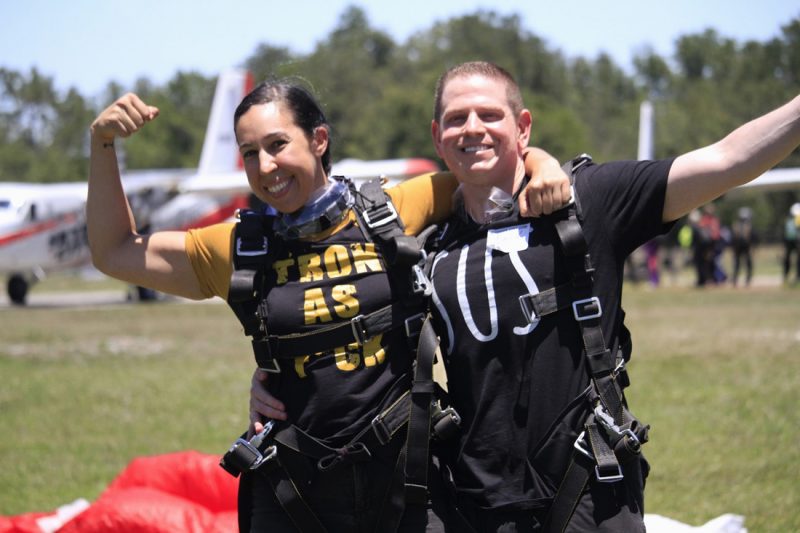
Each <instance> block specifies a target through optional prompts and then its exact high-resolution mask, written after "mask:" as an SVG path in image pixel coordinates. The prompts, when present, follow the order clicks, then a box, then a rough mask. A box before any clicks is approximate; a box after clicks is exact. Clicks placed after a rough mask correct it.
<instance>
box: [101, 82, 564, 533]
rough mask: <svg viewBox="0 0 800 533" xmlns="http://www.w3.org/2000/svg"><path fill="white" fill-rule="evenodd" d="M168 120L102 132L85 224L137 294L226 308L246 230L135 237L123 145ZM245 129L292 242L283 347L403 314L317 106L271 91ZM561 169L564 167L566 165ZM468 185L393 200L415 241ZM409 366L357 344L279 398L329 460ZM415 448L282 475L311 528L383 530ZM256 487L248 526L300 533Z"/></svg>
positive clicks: (294, 368)
mask: <svg viewBox="0 0 800 533" xmlns="http://www.w3.org/2000/svg"><path fill="white" fill-rule="evenodd" d="M157 115H158V110H157V109H156V108H154V107H152V106H148V105H146V104H145V103H144V102H142V101H141V100H140V99H139V98H138V97H137V96H136V95H133V94H128V95H126V96H124V97H122V98H120V99H119V100H117V101H116V102H115V103H114V104H112V105H111V106H110V107H108V108H107V109H106V110H104V111H103V112H102V113H101V114H100V115H99V116H98V117H97V119H96V120H95V121H94V123H93V124H92V126H91V129H90V131H91V150H92V151H91V166H90V176H89V196H88V203H87V217H88V233H89V242H90V246H91V249H92V257H93V261H94V263H95V265H96V266H97V267H98V268H99V269H100V270H101V271H103V272H104V273H106V274H108V275H110V276H113V277H116V278H118V279H121V280H124V281H127V282H129V283H133V284H136V285H140V286H145V287H150V288H153V289H156V290H159V291H163V292H166V293H170V294H174V295H178V296H183V297H187V298H192V299H201V298H210V297H212V296H219V297H222V298H225V299H228V297H229V292H230V289H231V275H232V273H233V271H234V269H233V260H234V255H235V252H234V242H235V235H236V233H235V232H236V224H233V223H225V224H218V225H214V226H210V227H206V228H202V229H198V230H192V231H189V232H157V233H154V234H151V235H139V234H137V233H136V231H135V227H136V226H135V222H134V220H133V217H132V215H131V211H130V207H129V206H128V204H127V200H126V198H125V194H124V191H123V189H122V186H121V183H120V179H119V169H118V166H117V161H116V156H115V152H114V139H115V138H116V137H127V136H129V135H131V134H133V133H135V132H137V131H138V130H139V129H141V128H142V127H143V126H144V125H145V124H146V123H148V122H150V121H152V120H153V119H155V118H156V117H157ZM234 129H235V134H236V139H237V143H238V145H239V148H240V152H241V155H242V158H243V160H244V165H245V171H246V174H247V178H248V181H249V184H250V187H251V189H252V192H253V194H254V195H255V196H256V197H257V198H258V199H259V200H261V201H262V202H264V203H265V204H268V206H270V207H271V208H272V209H273V210H274V211H276V212H277V215H276V216H275V217H274V220H273V222H274V230H270V231H267V233H268V235H267V234H265V236H264V239H265V242H267V239H269V241H270V242H273V241H272V239H273V238H277V237H276V233H280V236H279V238H277V242H279V243H280V246H278V247H277V248H278V250H277V251H275V247H271V249H272V250H273V251H272V252H271V254H272V255H271V256H270V261H271V262H270V264H268V265H265V267H264V287H263V288H262V289H263V290H262V294H263V302H262V303H263V306H262V309H265V310H266V312H265V315H266V316H265V317H262V318H263V326H264V328H265V330H267V331H270V332H272V333H276V334H278V335H285V336H289V335H292V334H294V333H308V332H312V333H313V332H314V331H315V330H319V329H320V328H324V327H326V326H330V325H331V324H337V323H341V322H344V323H347V322H348V321H349V320H350V319H351V318H353V316H354V315H358V314H368V313H371V312H373V311H374V310H375V309H379V308H381V307H383V306H386V305H389V304H392V303H393V302H394V301H395V300H396V299H397V295H398V294H402V291H403V290H405V288H403V287H397V286H396V283H395V282H394V281H393V280H391V279H390V277H389V276H388V275H387V268H386V261H384V258H383V256H382V254H381V252H382V250H381V248H380V246H377V248H376V249H374V250H373V249H372V248H371V247H370V244H371V243H367V242H366V237H365V235H364V234H363V233H362V231H361V229H360V227H359V226H360V224H359V221H358V217H357V216H356V213H355V211H354V209H353V204H354V198H353V197H354V196H355V195H356V194H357V193H356V192H355V191H354V190H353V189H352V188H351V187H347V186H342V182H341V181H339V180H334V179H331V178H329V176H328V173H329V171H330V129H329V126H328V123H327V121H326V119H325V116H324V114H323V113H322V110H321V109H320V107H319V105H318V104H317V103H316V102H315V101H314V99H313V97H312V96H311V95H310V94H309V93H308V92H307V91H306V90H305V89H303V88H302V87H300V86H297V85H293V84H291V83H287V82H274V83H263V84H261V85H259V86H258V87H256V88H255V89H254V90H253V91H252V92H251V93H250V94H248V95H247V96H246V97H245V98H244V100H243V101H242V102H241V104H240V105H239V107H238V108H237V110H236V113H235V116H234ZM529 159H531V161H529V164H531V166H533V163H534V162H536V161H538V162H540V163H542V162H545V164H547V165H550V164H552V162H553V161H552V160H551V158H549V157H548V156H546V154H541V153H539V152H537V157H536V158H529ZM550 168H556V169H558V165H557V163H556V164H555V165H553V166H552V167H550ZM552 174H553V175H554V176H556V178H550V179H545V180H532V181H534V182H535V183H534V185H533V186H532V188H530V189H529V190H528V193H529V195H528V196H526V198H525V200H527V201H528V203H529V204H530V206H531V207H532V209H531V211H535V210H539V211H545V210H547V211H549V210H551V209H552V204H553V201H555V202H556V205H560V203H561V196H562V195H563V194H564V190H565V189H566V190H568V185H567V186H566V187H565V180H566V178H565V177H564V176H563V174H562V173H561V172H560V169H559V170H557V171H556V172H553V173H552ZM456 185H457V184H456V181H455V180H454V179H453V178H452V177H451V176H449V175H444V174H441V175H432V176H431V175H428V176H424V177H420V178H417V179H414V180H409V181H408V182H405V183H403V184H401V185H399V186H397V187H395V188H394V189H392V190H390V191H388V194H389V196H390V197H391V200H392V202H393V204H394V207H395V209H396V210H397V213H398V215H399V218H400V219H401V220H402V222H403V224H404V226H405V232H406V233H407V234H416V233H418V232H419V231H421V230H422V229H423V228H425V227H426V226H428V225H429V224H431V223H434V222H436V221H439V220H443V219H444V218H445V217H446V216H447V215H448V214H449V213H450V197H451V196H452V192H453V191H454V189H455V187H456ZM323 212H324V213H325V216H326V220H327V223H326V224H322V225H320V224H319V223H318V220H319V218H318V217H317V216H316V215H317V214H319V213H323ZM312 215H313V216H312ZM265 248H266V247H265ZM259 316H260V317H261V316H262V315H259ZM411 362H412V354H411V350H410V349H409V348H408V344H407V342H406V338H405V333H404V331H403V330H402V328H394V329H391V330H389V331H386V332H385V333H382V334H379V335H376V336H375V337H374V338H372V339H368V340H367V341H366V342H364V343H363V344H360V345H357V346H352V345H347V346H340V347H331V348H330V349H326V350H322V351H320V352H319V353H309V354H303V355H300V356H297V357H295V358H294V364H293V365H283V366H282V368H281V372H280V374H279V375H278V377H279V378H280V379H275V380H272V381H271V383H270V387H271V391H272V392H273V393H274V394H275V396H277V397H279V398H281V399H282V400H283V404H284V406H285V409H286V413H287V418H288V420H289V421H291V423H292V425H291V427H292V428H296V429H297V430H298V431H299V432H300V433H302V435H307V436H309V437H310V438H311V439H313V442H315V443H319V444H320V446H321V447H322V449H331V450H338V451H340V450H343V449H349V448H348V447H349V446H352V445H353V444H354V442H355V441H354V439H355V440H357V439H358V438H359V435H360V434H361V433H362V430H364V429H365V427H369V423H370V421H371V420H373V419H374V417H375V415H376V414H378V413H380V412H381V410H382V409H383V408H385V407H386V406H387V405H390V404H391V403H392V402H393V401H394V400H395V399H397V398H398V397H399V396H400V395H401V394H402V393H403V392H404V391H407V390H408V388H409V384H410V371H411ZM280 426H281V424H280V423H279V429H277V430H276V431H277V432H280V431H281V428H280ZM286 426H287V424H283V427H284V428H285V427H286ZM403 441H404V439H401V438H395V439H392V440H391V441H390V442H388V443H387V444H386V445H384V446H377V447H373V448H372V449H369V448H370V446H366V448H368V450H367V453H366V454H362V456H364V457H362V459H364V458H365V460H364V461H340V462H341V463H342V464H338V465H336V466H335V467H330V468H328V466H331V465H330V464H329V463H327V462H323V461H322V460H319V461H317V460H310V459H308V458H306V457H302V456H301V455H302V454H299V455H298V454H295V453H293V452H292V451H291V450H289V449H284V448H287V447H283V448H282V447H278V453H279V456H280V457H281V458H282V461H281V462H282V464H286V465H288V464H291V466H288V467H287V471H288V470H289V469H291V470H293V472H291V476H290V477H291V481H292V484H293V485H294V486H298V485H299V488H297V489H296V490H297V493H298V494H299V495H300V496H301V499H302V503H303V504H304V505H306V507H307V508H308V509H310V512H309V513H300V514H301V515H303V516H305V518H303V516H301V517H300V519H307V518H308V515H313V522H314V524H316V525H317V526H319V527H324V528H325V529H327V530H329V531H356V530H362V529H363V530H375V529H376V528H378V527H381V528H384V527H385V526H386V525H387V522H385V520H387V518H386V517H387V516H389V515H392V512H390V511H386V512H382V511H383V509H384V507H386V508H387V509H389V508H392V505H393V504H391V503H388V500H389V499H390V498H389V497H388V496H390V495H391V492H392V491H391V488H392V487H394V486H395V485H393V483H394V482H393V481H392V479H393V473H394V472H395V471H396V466H397V465H398V464H399V463H398V457H402V456H400V455H399V454H400V450H401V448H402V445H403ZM356 444H358V443H357V442H356ZM362 448H364V447H363V446H362ZM359 450H361V448H359ZM361 451H363V450H361ZM337 457H338V456H337ZM334 462H335V461H334ZM323 463H324V464H323ZM323 466H324V468H323ZM295 475H296V476H297V477H295ZM248 478H249V481H250V482H251V484H252V486H251V487H250V489H251V490H249V491H244V492H243V494H244V495H245V496H246V499H249V500H250V501H245V502H243V503H244V505H245V506H246V507H250V508H251V509H252V510H251V511H248V512H247V513H244V514H245V516H241V517H240V521H241V523H242V525H243V527H244V528H246V529H250V530H252V531H263V530H266V529H267V528H268V529H269V531H294V530H295V528H296V524H297V520H299V519H298V518H297V515H298V513H296V512H295V513H294V514H292V515H291V518H290V515H289V514H287V512H286V511H284V509H283V507H282V504H281V503H279V501H280V502H283V500H281V499H280V495H279V496H276V490H277V489H275V488H274V487H273V483H272V481H271V480H268V479H267V476H261V475H253V476H248ZM297 479H302V480H303V482H302V483H298V482H297ZM394 503H395V504H396V503H397V502H394ZM384 504H385V505H384ZM401 507H402V502H401ZM401 511H402V508H401ZM429 516H430V519H429ZM381 520H384V522H381ZM429 520H430V524H429ZM436 523H438V522H437V519H436V518H435V517H434V516H433V514H432V513H431V512H430V511H427V512H426V510H425V509H424V508H420V509H416V508H409V509H407V510H406V512H405V513H404V514H403V516H402V520H401V521H400V525H399V529H400V530H402V531H423V530H425V529H426V526H427V527H428V528H430V529H433V528H434V527H436V526H435V524H436ZM390 526H391V528H392V529H395V528H397V527H398V526H397V524H390ZM299 527H301V529H302V528H303V527H305V526H302V525H301V526H299ZM318 529H319V528H318Z"/></svg>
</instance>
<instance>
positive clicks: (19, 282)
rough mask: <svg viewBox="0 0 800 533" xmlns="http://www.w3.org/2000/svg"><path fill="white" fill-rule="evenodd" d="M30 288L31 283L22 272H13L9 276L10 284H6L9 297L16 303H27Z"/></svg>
mask: <svg viewBox="0 0 800 533" xmlns="http://www.w3.org/2000/svg"><path fill="white" fill-rule="evenodd" d="M29 288H30V283H28V280H26V279H25V276H23V275H22V274H12V275H11V276H10V277H9V278H8V284H7V285H6V292H7V293H8V299H9V300H11V303H13V304H15V305H25V300H26V299H27V297H28V289H29Z"/></svg>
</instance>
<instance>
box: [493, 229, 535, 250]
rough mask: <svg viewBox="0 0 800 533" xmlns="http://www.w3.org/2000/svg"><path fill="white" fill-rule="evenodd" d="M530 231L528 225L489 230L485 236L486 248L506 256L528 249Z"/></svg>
mask: <svg viewBox="0 0 800 533" xmlns="http://www.w3.org/2000/svg"><path fill="white" fill-rule="evenodd" d="M531 230H532V228H531V225H530V224H523V225H521V226H512V227H510V228H502V229H492V230H489V233H487V234H486V247H487V248H488V249H490V250H497V251H498V252H503V253H506V254H509V253H511V252H521V251H522V250H524V249H526V248H527V247H528V236H529V235H530V234H531Z"/></svg>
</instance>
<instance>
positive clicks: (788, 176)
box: [736, 168, 800, 191]
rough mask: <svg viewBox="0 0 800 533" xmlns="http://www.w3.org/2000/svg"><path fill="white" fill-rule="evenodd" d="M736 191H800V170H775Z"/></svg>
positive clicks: (739, 187)
mask: <svg viewBox="0 0 800 533" xmlns="http://www.w3.org/2000/svg"><path fill="white" fill-rule="evenodd" d="M736 189H758V190H760V191H785V190H789V189H800V168H774V169H772V170H768V171H767V172H765V173H763V174H762V175H760V176H759V177H757V178H756V179H754V180H752V181H750V182H748V183H745V184H744V185H740V186H738V187H736Z"/></svg>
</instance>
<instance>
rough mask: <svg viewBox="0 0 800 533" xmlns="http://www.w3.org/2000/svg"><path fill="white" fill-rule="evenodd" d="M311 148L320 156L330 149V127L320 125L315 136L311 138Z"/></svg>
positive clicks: (315, 131)
mask: <svg viewBox="0 0 800 533" xmlns="http://www.w3.org/2000/svg"><path fill="white" fill-rule="evenodd" d="M311 149H312V150H313V151H314V154H315V155H317V156H318V157H322V154H324V153H325V150H327V149H328V128H326V127H323V126H318V127H317V128H316V129H315V130H314V138H313V139H311Z"/></svg>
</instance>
